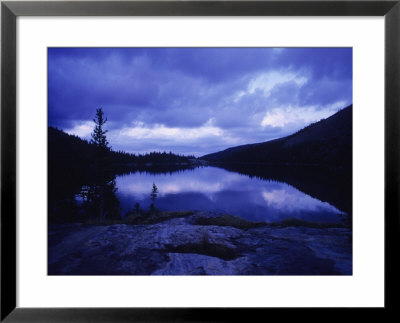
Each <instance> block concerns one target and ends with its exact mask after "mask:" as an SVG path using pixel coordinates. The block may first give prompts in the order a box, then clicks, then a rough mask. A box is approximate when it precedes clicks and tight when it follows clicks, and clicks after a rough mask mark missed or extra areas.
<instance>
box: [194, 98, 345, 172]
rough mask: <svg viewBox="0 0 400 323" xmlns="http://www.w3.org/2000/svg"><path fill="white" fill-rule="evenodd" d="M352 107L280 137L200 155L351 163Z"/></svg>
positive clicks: (232, 160) (216, 158)
mask: <svg viewBox="0 0 400 323" xmlns="http://www.w3.org/2000/svg"><path fill="white" fill-rule="evenodd" d="M352 107H353V105H350V106H348V107H346V108H343V109H342V110H340V111H338V112H336V113H335V114H333V115H332V116H330V117H328V118H326V119H322V120H320V121H318V122H315V123H312V124H310V125H308V126H306V127H305V128H303V129H301V130H299V131H297V132H295V133H293V134H291V135H289V136H285V137H282V138H278V139H273V140H270V141H265V142H260V143H253V144H245V145H240V146H235V147H230V148H227V149H225V150H222V151H219V152H215V153H211V154H207V155H204V156H202V157H200V159H204V160H207V161H209V162H211V163H261V164H274V165H279V164H294V165H301V164H308V165H314V164H315V165H339V166H345V167H351V164H352Z"/></svg>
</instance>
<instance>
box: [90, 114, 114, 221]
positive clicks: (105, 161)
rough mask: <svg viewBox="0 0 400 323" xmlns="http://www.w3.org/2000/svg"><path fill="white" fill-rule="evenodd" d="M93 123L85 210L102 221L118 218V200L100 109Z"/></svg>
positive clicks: (104, 121) (104, 119) (109, 148)
mask: <svg viewBox="0 0 400 323" xmlns="http://www.w3.org/2000/svg"><path fill="white" fill-rule="evenodd" d="M93 121H94V123H95V127H94V130H93V132H92V134H91V135H92V139H91V141H90V143H91V144H93V145H94V146H95V150H94V156H93V169H92V171H93V183H92V185H89V186H88V188H87V192H86V195H87V198H86V202H87V203H86V205H85V207H86V210H87V213H89V215H91V216H94V217H96V218H98V219H99V220H100V221H103V220H104V219H106V218H119V217H120V214H119V200H118V198H117V197H116V195H115V192H116V191H117V188H116V186H115V172H114V171H113V167H112V160H111V158H110V154H109V152H110V150H111V147H110V146H109V143H108V141H107V137H106V133H107V130H105V129H104V125H105V123H106V122H107V118H104V112H103V111H102V109H101V108H100V109H97V110H96V116H95V118H94V119H93Z"/></svg>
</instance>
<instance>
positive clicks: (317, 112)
mask: <svg viewBox="0 0 400 323" xmlns="http://www.w3.org/2000/svg"><path fill="white" fill-rule="evenodd" d="M344 105H345V102H337V103H335V104H332V105H329V106H326V107H324V109H318V107H317V106H310V107H293V106H289V107H287V108H284V107H282V108H275V109H272V110H268V111H267V112H266V113H265V116H264V118H263V119H262V121H261V126H262V127H267V126H270V127H285V126H286V125H288V124H294V125H296V124H309V123H312V122H317V121H319V120H321V119H326V118H328V117H330V116H331V115H332V114H334V113H335V112H337V111H338V109H340V108H343V107H344Z"/></svg>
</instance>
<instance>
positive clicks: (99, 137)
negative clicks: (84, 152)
mask: <svg viewBox="0 0 400 323" xmlns="http://www.w3.org/2000/svg"><path fill="white" fill-rule="evenodd" d="M93 121H94V123H95V127H94V130H93V132H92V139H91V140H90V143H91V144H94V145H96V147H97V148H100V149H101V150H103V149H104V150H109V149H110V147H109V145H108V141H107V137H106V133H107V132H108V130H105V129H104V125H105V123H106V122H107V118H104V112H103V110H102V109H101V108H99V109H96V117H95V118H94V119H93Z"/></svg>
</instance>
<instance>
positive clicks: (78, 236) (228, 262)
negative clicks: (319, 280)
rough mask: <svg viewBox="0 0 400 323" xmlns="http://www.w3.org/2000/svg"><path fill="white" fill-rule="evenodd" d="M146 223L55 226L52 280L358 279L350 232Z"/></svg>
mask: <svg viewBox="0 0 400 323" xmlns="http://www.w3.org/2000/svg"><path fill="white" fill-rule="evenodd" d="M159 221H161V222H155V221H150V222H155V223H145V224H121V223H120V224H112V225H86V224H62V225H61V224H59V225H49V250H48V251H49V253H48V261H49V262H48V274H49V275H351V274H352V242H351V241H352V234H351V231H350V230H349V229H348V228H340V227H339V228H333V227H332V228H329V227H325V228H318V227H307V226H299V225H297V226H290V225H275V226H271V225H264V224H260V223H251V222H247V221H244V220H240V219H239V220H238V218H234V217H232V216H224V217H221V216H220V215H217V214H211V213H208V212H207V213H206V212H194V213H193V212H191V213H190V214H189V215H188V214H182V216H181V217H180V216H179V215H175V216H173V217H168V216H167V217H164V218H163V217H160V219H159Z"/></svg>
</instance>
